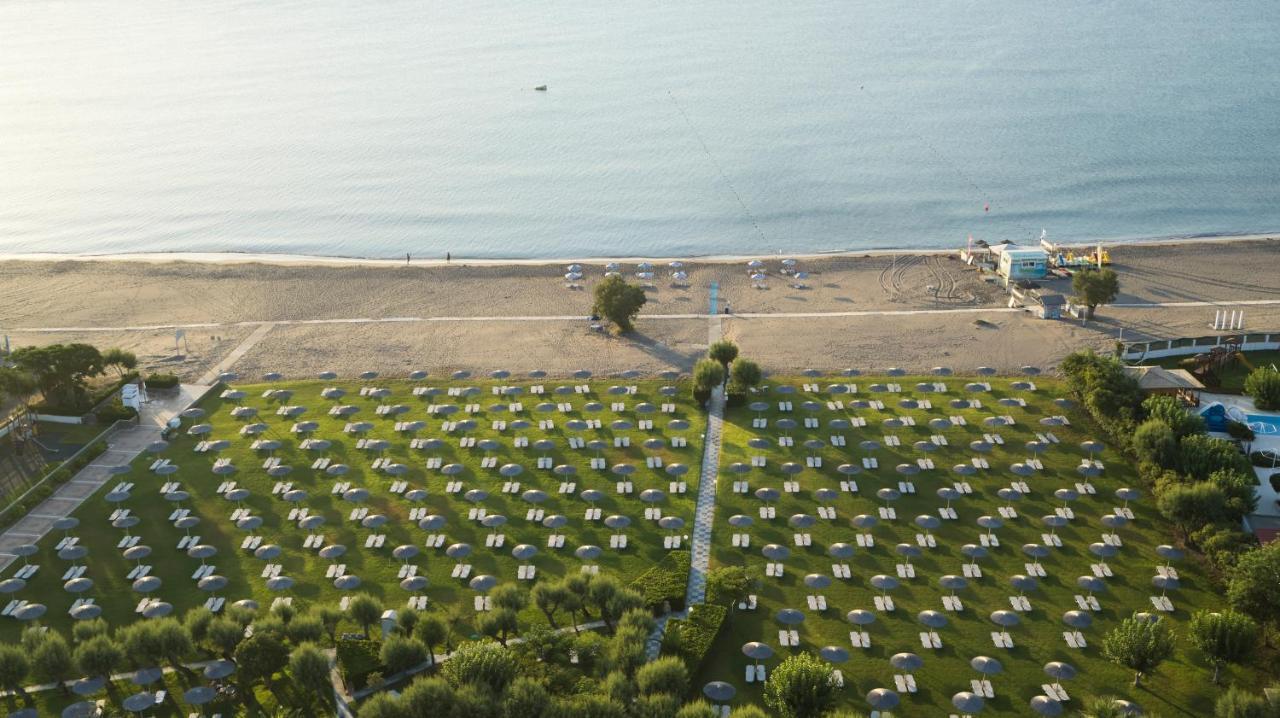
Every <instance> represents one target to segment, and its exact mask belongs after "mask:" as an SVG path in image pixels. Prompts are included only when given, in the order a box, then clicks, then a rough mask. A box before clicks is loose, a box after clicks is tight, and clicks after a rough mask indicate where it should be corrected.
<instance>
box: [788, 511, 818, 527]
mask: <svg viewBox="0 0 1280 718" xmlns="http://www.w3.org/2000/svg"><path fill="white" fill-rule="evenodd" d="M817 522H818V520H817V519H815V518H814V517H813V516H811V515H809V514H794V515H793V516H791V518H789V519H787V523H788V524H789V525H790V526H791V527H792V528H797V529H807V528H810V527H811V526H813V525H814V524H816V523H817Z"/></svg>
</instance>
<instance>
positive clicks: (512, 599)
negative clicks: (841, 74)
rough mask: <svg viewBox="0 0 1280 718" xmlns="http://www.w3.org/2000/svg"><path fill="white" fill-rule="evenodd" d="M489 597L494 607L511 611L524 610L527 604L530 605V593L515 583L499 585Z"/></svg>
mask: <svg viewBox="0 0 1280 718" xmlns="http://www.w3.org/2000/svg"><path fill="white" fill-rule="evenodd" d="M489 598H490V600H491V601H492V602H493V605H494V607H496V608H505V609H507V610H510V611H516V612H519V611H523V610H524V608H525V606H528V605H529V595H528V594H527V593H525V592H524V591H523V590H522V589H521V588H520V587H519V586H517V585H515V584H514V583H504V584H502V585H501V586H498V587H497V588H495V589H493V592H492V593H490V594H489Z"/></svg>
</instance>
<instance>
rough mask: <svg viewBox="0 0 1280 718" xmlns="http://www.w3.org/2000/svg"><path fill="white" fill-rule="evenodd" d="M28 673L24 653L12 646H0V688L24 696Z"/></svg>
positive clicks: (29, 665)
mask: <svg viewBox="0 0 1280 718" xmlns="http://www.w3.org/2000/svg"><path fill="white" fill-rule="evenodd" d="M30 672H31V662H30V661H28V660H27V653H26V651H24V650H22V649H21V648H19V647H18V646H14V645H0V688H3V689H5V690H7V691H13V692H14V693H17V694H18V695H24V696H25V695H26V694H27V691H26V684H27V674H28V673H30Z"/></svg>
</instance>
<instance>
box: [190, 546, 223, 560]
mask: <svg viewBox="0 0 1280 718" xmlns="http://www.w3.org/2000/svg"><path fill="white" fill-rule="evenodd" d="M187 555H188V556H190V557H191V558H198V559H200V563H202V564H203V563H204V560H205V559H207V558H213V557H214V556H217V555H218V549H217V547H215V546H210V545H209V544H204V543H202V544H196V545H195V546H192V547H191V548H188V549H187Z"/></svg>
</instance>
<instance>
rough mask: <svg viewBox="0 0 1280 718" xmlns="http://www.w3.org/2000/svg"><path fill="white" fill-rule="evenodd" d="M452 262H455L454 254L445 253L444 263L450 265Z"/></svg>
mask: <svg viewBox="0 0 1280 718" xmlns="http://www.w3.org/2000/svg"><path fill="white" fill-rule="evenodd" d="M451 261H453V255H452V254H450V253H449V252H445V253H444V263H445V264H448V263H449V262H451Z"/></svg>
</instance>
